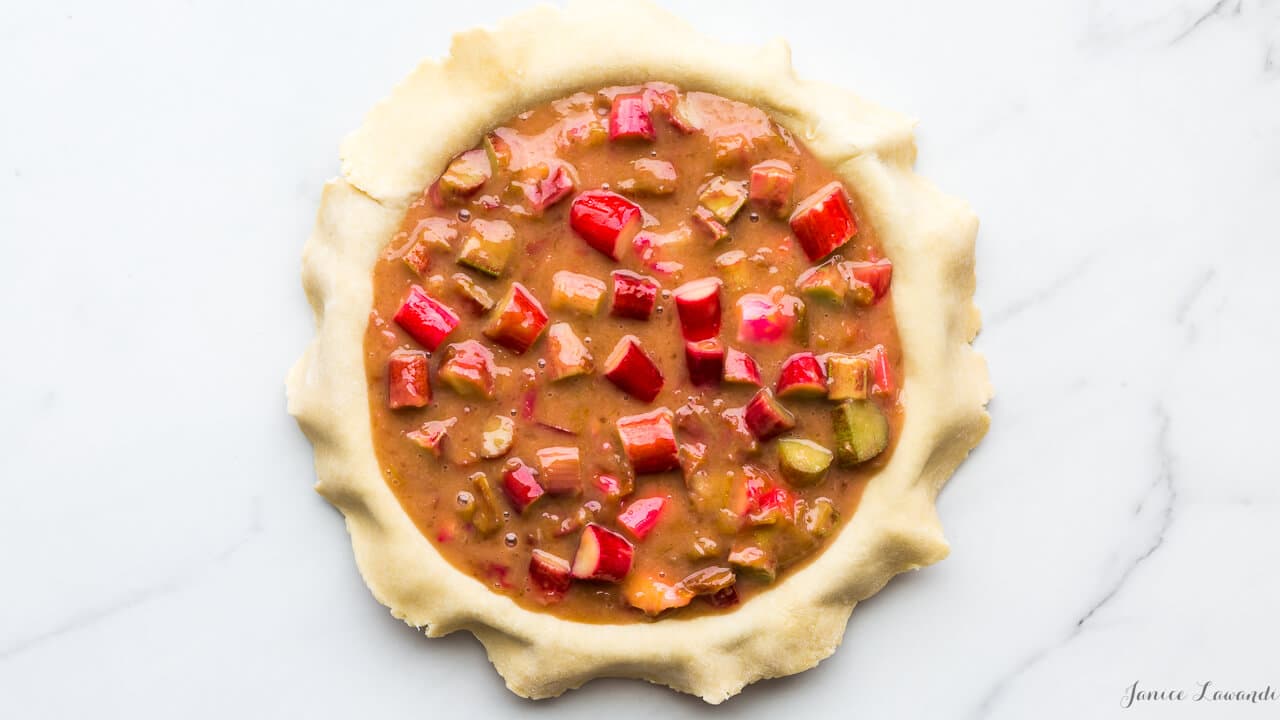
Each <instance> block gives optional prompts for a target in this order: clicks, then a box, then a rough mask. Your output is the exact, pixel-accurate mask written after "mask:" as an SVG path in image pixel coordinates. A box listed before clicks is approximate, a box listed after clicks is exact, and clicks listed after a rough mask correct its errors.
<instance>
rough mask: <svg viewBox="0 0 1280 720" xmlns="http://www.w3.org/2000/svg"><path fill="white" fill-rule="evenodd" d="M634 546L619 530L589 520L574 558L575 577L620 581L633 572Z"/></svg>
mask: <svg viewBox="0 0 1280 720" xmlns="http://www.w3.org/2000/svg"><path fill="white" fill-rule="evenodd" d="M633 553H634V549H633V547H632V545H631V543H630V542H628V541H627V539H626V538H624V537H622V536H621V535H619V534H618V533H616V532H614V531H612V530H609V529H608V528H604V527H601V526H599V525H597V524H595V523H588V524H587V526H586V527H585V528H583V530H582V539H581V540H579V541H578V553H577V555H575V556H574V558H573V576H574V577H575V578H578V579H579V580H600V581H604V582H620V581H621V580H622V579H623V578H624V577H626V576H627V573H629V572H631V556H632V554H633Z"/></svg>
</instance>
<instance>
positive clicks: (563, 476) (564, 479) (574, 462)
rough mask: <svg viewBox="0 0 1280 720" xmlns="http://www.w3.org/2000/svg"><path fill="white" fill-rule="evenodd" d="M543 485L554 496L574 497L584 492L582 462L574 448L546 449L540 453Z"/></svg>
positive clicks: (576, 449)
mask: <svg viewBox="0 0 1280 720" xmlns="http://www.w3.org/2000/svg"><path fill="white" fill-rule="evenodd" d="M538 466H539V467H540V468H542V485H543V487H545V488H546V490H547V492H549V493H551V494H552V495H573V494H577V493H578V492H579V491H581V490H582V461H581V460H580V459H579V457H578V448H576V447H573V446H563V447H561V446H557V447H546V448H542V449H541V450H539V451H538Z"/></svg>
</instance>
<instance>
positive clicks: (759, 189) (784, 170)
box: [747, 160, 796, 213]
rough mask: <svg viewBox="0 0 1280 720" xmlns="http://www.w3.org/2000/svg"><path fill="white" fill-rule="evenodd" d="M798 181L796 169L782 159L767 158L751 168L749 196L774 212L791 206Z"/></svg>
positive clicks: (756, 202)
mask: <svg viewBox="0 0 1280 720" xmlns="http://www.w3.org/2000/svg"><path fill="white" fill-rule="evenodd" d="M795 183H796V173H795V170H792V169H791V166H790V165H789V164H787V163H785V162H783V161H781V160H766V161H764V162H762V163H760V164H759V165H756V166H755V167H753V168H751V182H750V186H749V190H748V194H747V196H748V198H749V199H750V200H751V202H753V203H755V204H757V205H760V206H762V207H764V208H766V209H768V210H771V211H772V212H774V213H782V212H784V211H786V210H787V209H788V208H790V207H791V190H792V188H793V187H794V186H795Z"/></svg>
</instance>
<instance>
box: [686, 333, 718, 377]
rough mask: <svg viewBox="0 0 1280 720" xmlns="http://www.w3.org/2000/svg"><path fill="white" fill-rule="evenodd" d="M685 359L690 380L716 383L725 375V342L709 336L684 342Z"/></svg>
mask: <svg viewBox="0 0 1280 720" xmlns="http://www.w3.org/2000/svg"><path fill="white" fill-rule="evenodd" d="M684 360H685V365H686V367H688V368H689V381H690V382H692V383H693V384H694V385H715V384H717V383H719V382H720V378H721V377H722V376H723V375H724V343H722V342H720V341H719V340H717V339H716V338H707V339H706V340H699V341H697V342H686V343H685V344H684Z"/></svg>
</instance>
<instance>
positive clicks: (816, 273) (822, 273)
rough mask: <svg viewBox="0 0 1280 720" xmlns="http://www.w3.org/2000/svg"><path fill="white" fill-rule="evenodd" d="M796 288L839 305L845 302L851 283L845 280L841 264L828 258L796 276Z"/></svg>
mask: <svg viewBox="0 0 1280 720" xmlns="http://www.w3.org/2000/svg"><path fill="white" fill-rule="evenodd" d="M796 289H797V290H799V291H800V292H801V293H802V294H803V295H804V296H805V297H809V298H813V299H815V300H823V301H825V302H829V303H834V304H837V305H838V304H840V303H843V302H844V295H845V293H846V292H847V291H848V289H849V283H848V282H846V281H845V279H844V275H843V274H842V273H841V272H840V267H839V265H838V264H837V263H836V262H835V261H834V260H828V261H827V262H824V263H822V264H821V265H819V266H817V267H813V268H809V269H808V270H805V271H804V272H803V273H801V274H800V277H798V278H796Z"/></svg>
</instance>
